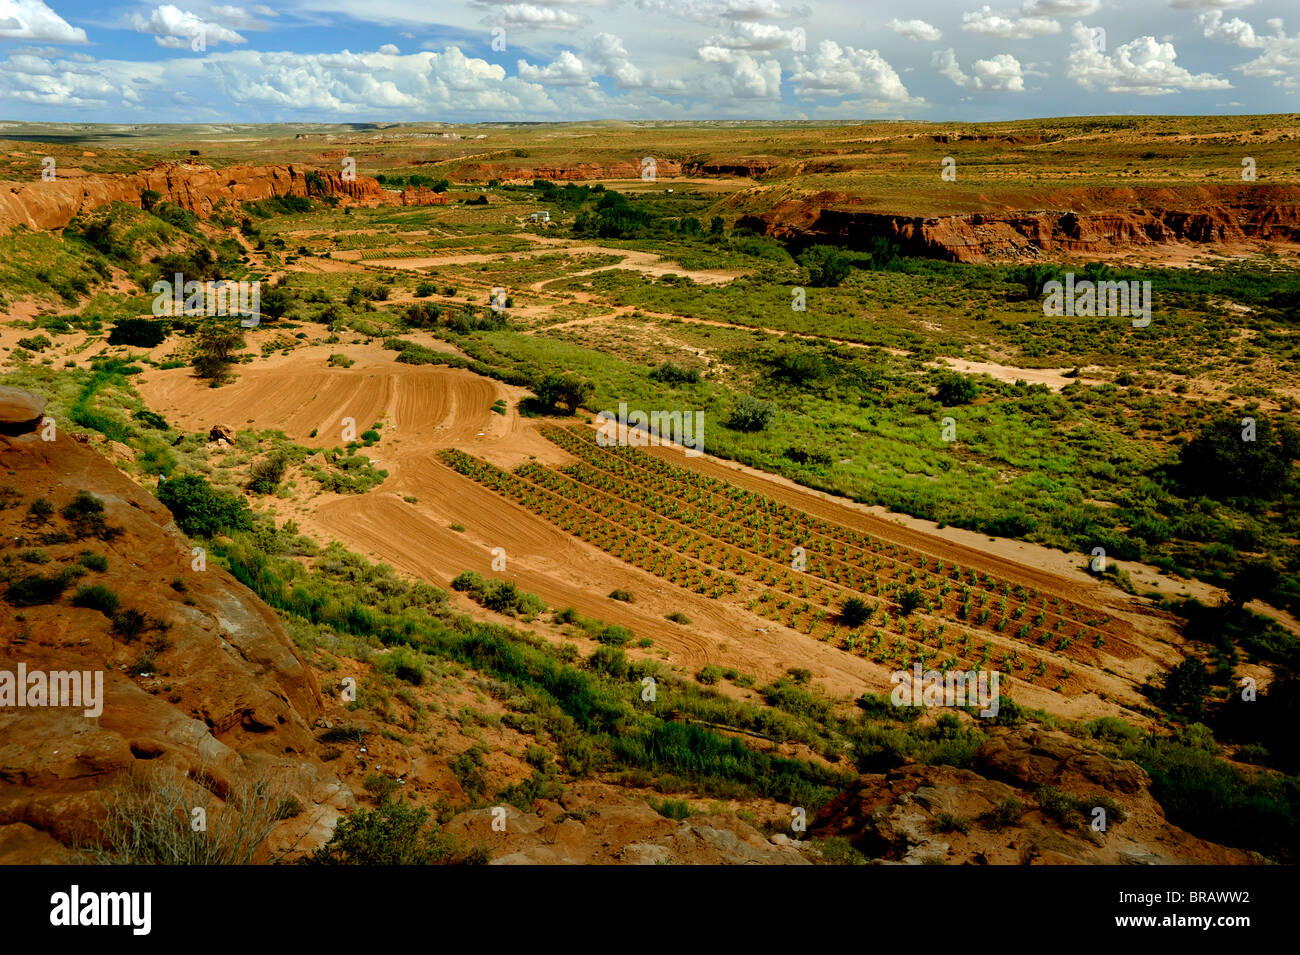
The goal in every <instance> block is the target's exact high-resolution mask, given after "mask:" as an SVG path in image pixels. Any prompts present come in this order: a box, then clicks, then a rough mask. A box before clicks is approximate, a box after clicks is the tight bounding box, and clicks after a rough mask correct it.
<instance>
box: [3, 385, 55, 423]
mask: <svg viewBox="0 0 1300 955" xmlns="http://www.w3.org/2000/svg"><path fill="white" fill-rule="evenodd" d="M44 414H45V398H44V397H42V396H41V395H35V394H32V393H31V392H30V391H25V390H23V389H22V388H11V387H9V386H8V385H0V429H3V431H4V432H5V433H6V434H21V433H22V432H24V431H34V430H35V429H36V426H37V424H38V423H39V422H40V420H41V418H42V416H44Z"/></svg>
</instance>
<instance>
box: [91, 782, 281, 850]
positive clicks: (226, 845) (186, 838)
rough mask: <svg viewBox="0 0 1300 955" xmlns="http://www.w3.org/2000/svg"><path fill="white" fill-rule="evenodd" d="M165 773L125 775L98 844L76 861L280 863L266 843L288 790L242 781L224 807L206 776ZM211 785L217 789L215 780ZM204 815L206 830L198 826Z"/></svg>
mask: <svg viewBox="0 0 1300 955" xmlns="http://www.w3.org/2000/svg"><path fill="white" fill-rule="evenodd" d="M198 778H199V780H200V782H195V781H191V780H190V779H188V778H186V777H185V776H183V775H180V774H178V773H177V772H176V771H174V770H170V769H167V768H157V769H153V770H151V771H135V772H132V773H129V774H127V775H125V776H124V777H123V778H122V779H121V781H120V782H119V783H118V784H117V785H116V786H115V787H114V788H113V789H112V790H110V791H109V793H108V794H106V795H105V796H104V806H105V810H106V812H105V817H104V820H103V822H101V823H100V825H99V826H98V830H97V838H96V840H95V841H94V842H82V843H80V844H78V845H77V846H76V847H74V850H73V855H74V858H75V859H76V861H79V862H83V863H91V864H97V865H251V864H253V863H255V862H267V861H275V859H276V858H278V855H277V856H271V857H268V856H267V854H266V853H265V852H264V851H263V846H264V844H265V842H266V839H267V837H268V836H269V835H270V834H271V831H272V830H273V829H274V828H275V826H276V824H277V823H278V822H279V820H280V816H279V814H278V811H277V810H278V808H279V806H280V805H281V802H282V795H283V794H282V793H281V792H280V791H279V790H278V789H277V788H275V787H273V786H272V785H271V784H270V783H269V782H267V781H266V780H264V779H257V780H250V779H244V778H241V779H237V780H235V781H234V783H233V784H232V785H231V786H230V787H229V788H228V790H227V792H226V799H225V801H224V803H223V802H221V801H220V800H218V799H217V797H216V796H214V795H213V794H212V792H211V791H210V789H209V788H207V786H205V785H202V784H201V781H202V780H204V779H205V777H204V776H203V774H202V773H201V772H200V774H199V777H198ZM210 785H213V786H215V783H211V784H210ZM195 809H201V810H203V814H204V818H205V829H204V831H197V832H196V831H195V830H194V829H193V828H192V826H191V820H192V819H193V818H194V810H195Z"/></svg>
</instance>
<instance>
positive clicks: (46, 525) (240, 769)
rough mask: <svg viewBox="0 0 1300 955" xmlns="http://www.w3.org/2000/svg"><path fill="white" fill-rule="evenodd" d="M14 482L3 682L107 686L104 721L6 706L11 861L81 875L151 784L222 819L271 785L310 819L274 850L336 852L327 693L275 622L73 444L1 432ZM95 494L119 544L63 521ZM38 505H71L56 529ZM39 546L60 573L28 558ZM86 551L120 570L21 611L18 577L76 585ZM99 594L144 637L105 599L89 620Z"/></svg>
mask: <svg viewBox="0 0 1300 955" xmlns="http://www.w3.org/2000/svg"><path fill="white" fill-rule="evenodd" d="M0 469H2V470H3V471H4V473H5V475H6V476H5V478H4V479H3V481H0V484H4V485H5V490H4V495H3V500H0V533H2V534H3V538H4V542H5V546H4V547H2V548H0V566H3V568H4V571H5V576H6V577H7V578H8V579H9V581H10V582H9V585H8V587H6V590H5V593H3V594H0V671H5V673H8V674H17V673H18V672H19V667H20V666H21V667H22V668H23V669H24V670H25V671H26V672H27V673H28V674H31V673H35V672H38V671H39V672H41V673H45V674H51V673H55V672H59V671H62V672H70V671H79V672H82V673H83V674H84V673H91V674H99V675H100V678H101V679H102V688H103V693H102V698H101V700H100V702H99V706H98V709H99V712H98V713H95V714H93V715H87V708H86V707H85V706H81V707H78V706H69V705H63V706H53V705H27V706H17V705H13V700H12V699H11V700H9V701H6V703H7V705H0V861H3V862H59V861H65V860H66V859H67V858H68V856H67V852H66V850H67V848H68V847H69V846H72V845H76V844H81V843H84V842H86V841H94V840H95V839H96V838H98V833H99V826H100V824H101V822H102V820H103V818H104V816H105V813H106V812H107V811H108V806H109V805H110V804H111V803H112V802H113V800H114V798H116V796H115V794H116V793H117V792H119V787H121V786H122V785H123V782H124V780H125V779H126V778H127V777H128V776H130V775H131V774H132V773H140V772H141V771H143V772H145V773H148V774H154V777H153V778H165V779H171V780H174V781H176V783H177V784H178V785H181V786H185V787H202V788H203V789H204V790H206V792H207V796H208V797H210V798H211V799H212V800H213V804H214V805H216V806H217V807H221V806H222V805H224V800H226V799H227V798H228V797H229V795H230V792H231V791H232V789H234V790H238V788H239V787H241V785H244V784H245V783H246V782H249V781H253V782H255V781H258V780H264V781H265V782H266V783H267V784H268V785H269V786H270V789H271V791H272V792H275V793H277V794H279V795H280V797H282V798H283V800H284V801H285V805H293V804H296V806H297V807H298V808H299V809H300V811H299V812H297V814H295V815H292V816H289V817H288V818H285V819H284V820H283V821H282V822H280V823H279V824H278V825H277V826H276V828H275V830H274V831H273V833H272V835H271V838H270V839H269V840H268V843H267V846H266V848H267V850H268V851H276V850H281V849H285V848H288V847H290V846H296V847H297V848H298V849H302V850H306V849H311V848H314V847H315V846H317V845H320V844H322V843H323V842H325V841H326V840H328V838H329V835H330V833H331V832H332V830H333V826H334V823H335V821H336V820H337V818H338V815H339V813H340V812H341V811H345V810H348V809H351V808H352V807H353V806H354V805H355V802H354V799H353V797H352V794H351V792H350V791H349V790H348V789H347V788H346V787H345V786H344V785H343V784H342V783H341V782H340V781H339V780H338V779H337V778H336V776H335V775H334V774H333V773H331V772H330V771H329V770H328V769H327V768H326V766H325V764H324V763H321V762H320V761H319V760H318V759H317V758H316V756H315V755H314V752H313V748H314V740H313V737H312V731H311V725H312V722H313V721H314V720H315V719H316V718H318V716H319V715H320V713H321V712H322V699H321V696H320V689H319V687H318V685H317V682H316V679H315V676H314V674H313V671H312V670H311V669H310V668H309V667H307V666H305V665H304V663H303V660H302V659H301V657H300V656H299V655H298V653H297V651H296V649H295V648H294V645H293V643H292V642H291V641H290V640H289V638H288V635H287V634H286V632H285V630H284V628H283V626H282V625H281V624H280V622H279V620H278V618H277V617H276V616H275V614H274V613H273V612H272V611H271V610H270V608H268V607H267V606H266V605H265V604H264V603H262V602H261V601H260V600H259V599H257V597H256V596H255V595H254V594H253V593H252V592H251V591H249V590H248V589H247V588H245V587H244V586H243V585H242V584H240V583H239V582H238V581H237V580H235V579H234V578H233V577H231V576H230V575H229V574H228V573H226V572H225V571H224V570H222V569H221V568H220V567H218V566H216V564H215V563H214V562H211V561H207V562H206V563H204V562H198V563H197V564H196V561H195V557H194V555H193V554H192V552H191V547H190V542H189V541H188V540H187V539H186V538H185V537H184V536H183V535H182V534H181V533H180V532H179V531H178V530H177V528H176V525H175V523H174V521H173V520H172V515H171V513H170V512H169V511H168V510H167V509H166V508H165V507H163V506H162V505H161V504H160V503H159V502H158V501H157V500H156V499H155V498H154V497H153V496H152V495H150V494H149V493H148V492H146V491H144V490H142V489H141V488H140V487H139V486H137V485H136V484H135V483H133V482H132V481H131V480H130V479H129V478H127V477H126V476H125V475H123V474H121V473H120V472H119V471H117V470H116V469H115V468H114V467H113V466H112V465H111V464H109V463H108V462H107V461H106V460H105V459H104V458H102V457H100V455H99V454H97V453H95V452H94V451H93V450H91V449H90V448H88V447H86V446H85V445H83V444H80V443H78V442H76V441H73V440H72V439H71V438H70V437H67V436H65V435H63V434H59V435H58V436H57V437H56V439H55V440H54V441H43V440H42V439H41V435H39V434H36V433H25V434H17V435H0ZM81 490H85V491H88V492H90V493H91V494H93V495H94V496H95V497H96V498H98V499H99V500H100V501H102V503H103V514H102V517H103V519H104V522H105V523H106V525H107V526H108V527H109V528H113V529H116V533H113V532H111V531H110V532H108V533H105V534H98V533H95V532H92V533H90V534H89V535H82V534H78V533H71V534H70V533H69V531H71V530H73V528H72V527H71V525H70V524H69V523H68V522H67V521H66V520H65V518H64V517H63V515H62V514H61V512H62V510H63V508H64V507H65V506H66V505H68V504H69V502H70V501H72V500H73V499H74V496H75V495H76V494H77V492H78V491H81ZM39 499H44V500H46V501H49V502H50V503H51V504H52V505H53V507H54V514H53V515H52V516H49V517H48V518H47V519H46V520H44V521H41V520H37V519H33V518H32V517H31V516H29V512H28V507H29V505H30V504H32V503H33V502H35V501H37V500H39ZM65 535H66V536H68V537H69V538H70V539H67V540H65V539H64V536H65ZM104 538H108V539H104ZM35 548H39V549H40V550H41V551H42V552H43V554H44V555H45V556H46V557H48V560H47V561H45V562H44V563H41V564H29V563H28V562H26V561H24V560H23V559H21V558H18V557H17V554H18V552H19V551H22V550H30V549H35ZM86 551H91V552H93V553H95V554H97V555H100V556H102V557H104V558H106V559H107V569H105V570H93V569H92V570H86V569H85V568H84V567H83V570H82V571H81V576H80V578H79V579H75V580H70V581H69V583H68V584H67V585H66V589H65V590H64V592H63V593H62V594H61V595H59V594H55V595H53V598H52V599H44V598H43V599H41V600H36V601H31V600H22V599H18V598H15V597H14V594H13V592H12V590H13V586H14V581H15V580H18V579H21V578H23V577H25V576H30V575H33V574H36V575H39V576H41V577H47V578H48V577H54V576H56V575H59V574H60V573H61V572H66V571H68V570H70V569H72V568H74V567H75V566H76V564H77V561H78V560H79V559H80V555H82V554H83V553H84V552H86ZM198 568H201V569H198ZM89 585H101V586H102V587H103V588H105V589H106V590H107V591H109V592H111V594H112V595H113V597H114V598H115V603H116V606H117V609H119V610H130V611H133V612H136V613H138V614H139V615H140V617H139V619H138V621H137V622H138V623H142V624H143V628H142V630H143V632H139V630H140V628H132V627H131V626H130V625H129V622H128V625H123V624H122V623H121V622H120V621H117V620H115V619H113V617H112V616H111V614H110V610H109V609H105V607H104V600H105V599H107V598H104V597H103V595H102V593H101V595H100V597H99V600H98V602H97V603H95V604H93V605H92V604H88V603H87V604H86V605H83V606H74V605H73V600H72V596H73V592H74V591H75V590H76V589H77V588H78V587H79V586H89ZM78 602H82V601H78ZM0 675H2V674H0ZM84 701H85V700H84V697H83V702H84ZM50 702H53V701H52V700H51V701H50ZM205 798H207V797H205Z"/></svg>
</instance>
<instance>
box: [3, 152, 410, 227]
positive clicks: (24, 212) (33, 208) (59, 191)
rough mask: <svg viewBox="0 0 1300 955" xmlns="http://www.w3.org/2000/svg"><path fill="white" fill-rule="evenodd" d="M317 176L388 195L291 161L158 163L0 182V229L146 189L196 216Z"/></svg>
mask: <svg viewBox="0 0 1300 955" xmlns="http://www.w3.org/2000/svg"><path fill="white" fill-rule="evenodd" d="M311 171H314V172H316V173H317V175H319V176H320V178H321V181H322V183H323V184H324V187H325V191H326V193H327V194H329V195H333V196H339V197H341V198H343V199H345V200H346V201H349V202H353V203H356V204H359V205H378V204H380V203H381V202H384V201H388V200H390V199H391V198H392V195H391V194H389V193H387V192H385V191H384V189H383V188H382V187H380V185H379V183H378V182H376V181H375V180H374V179H371V178H370V177H368V176H357V177H356V178H355V179H350V180H345V179H344V178H343V177H342V175H341V174H340V173H338V172H329V171H322V170H312V169H310V168H309V167H306V166H295V165H274V164H273V165H245V166H226V167H224V168H221V169H213V168H211V167H209V166H205V165H202V164H200V163H163V164H160V165H157V166H153V167H151V168H149V169H146V170H143V171H142V172H138V173H132V174H129V175H114V176H75V177H68V178H63V179H54V180H52V181H50V182H45V181H43V180H35V181H32V182H3V183H0V231H2V230H7V229H11V228H13V227H14V226H17V225H25V226H27V227H28V228H31V229H62V228H63V227H64V226H66V225H67V224H68V223H69V222H71V221H72V220H73V219H75V218H76V217H77V216H78V215H80V214H81V213H83V212H87V211H89V210H91V209H95V208H98V207H99V206H104V205H108V204H109V203H111V202H126V203H130V204H131V205H136V206H138V205H140V195H141V193H143V192H144V191H145V190H146V189H149V190H153V191H154V192H156V193H158V194H159V195H161V196H162V201H167V202H174V203H176V204H177V205H179V206H181V207H183V208H185V209H188V210H189V211H190V212H193V213H194V214H195V215H197V216H199V217H200V218H207V217H208V216H210V215H211V214H212V212H213V210H214V209H215V208H216V207H217V205H218V204H219V203H221V202H222V201H225V202H226V203H227V204H228V205H231V206H235V205H237V204H238V203H241V202H248V201H252V200H257V199H269V198H271V197H272V196H305V195H307V173H308V172H311Z"/></svg>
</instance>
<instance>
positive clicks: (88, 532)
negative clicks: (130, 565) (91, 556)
mask: <svg viewBox="0 0 1300 955" xmlns="http://www.w3.org/2000/svg"><path fill="white" fill-rule="evenodd" d="M63 519H64V520H65V521H67V522H68V524H69V525H71V530H72V534H73V536H74V537H75V538H76V539H77V540H83V539H84V538H87V537H98V538H99V539H100V540H104V541H110V540H112V539H113V538H115V537H117V536H118V535H119V534H121V533H122V530H121V528H118V527H110V526H109V525H108V524H107V523H106V522H105V520H104V502H103V501H101V500H100V499H99V498H97V497H95V495H93V494H91V493H90V492H89V491H78V492H77V496H76V497H74V498H73V499H72V501H71V502H70V503H69V504H68V505H67V506H66V507H64V508H63Z"/></svg>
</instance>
